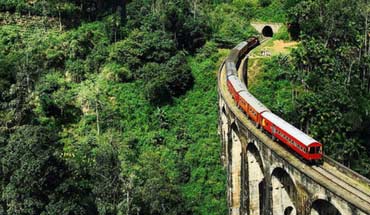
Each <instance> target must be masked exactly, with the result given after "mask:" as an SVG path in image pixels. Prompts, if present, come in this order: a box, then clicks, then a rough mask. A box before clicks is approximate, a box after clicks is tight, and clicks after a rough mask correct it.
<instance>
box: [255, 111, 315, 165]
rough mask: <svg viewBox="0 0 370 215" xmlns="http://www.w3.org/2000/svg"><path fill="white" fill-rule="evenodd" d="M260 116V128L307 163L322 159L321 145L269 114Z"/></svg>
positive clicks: (265, 113)
mask: <svg viewBox="0 0 370 215" xmlns="http://www.w3.org/2000/svg"><path fill="white" fill-rule="evenodd" d="M261 115H262V127H263V128H264V129H265V130H266V131H268V132H269V133H271V135H272V136H273V137H275V138H277V139H279V140H280V141H281V142H283V143H284V144H285V145H287V146H288V147H289V148H291V149H293V150H294V151H295V152H296V153H298V154H299V155H300V156H301V157H303V158H304V159H305V160H307V161H317V160H321V159H322V144H321V143H319V142H318V141H316V140H315V139H313V138H312V137H310V136H308V135H307V134H305V133H303V132H302V131H301V130H299V129H297V128H296V127H294V126H292V125H291V124H289V123H288V122H286V121H285V120H283V119H281V118H280V117H278V116H277V115H275V114H273V113H271V112H264V113H262V114H261Z"/></svg>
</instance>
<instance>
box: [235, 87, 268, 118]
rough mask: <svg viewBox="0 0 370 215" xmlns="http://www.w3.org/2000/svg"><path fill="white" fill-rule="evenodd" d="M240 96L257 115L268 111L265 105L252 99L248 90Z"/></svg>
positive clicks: (254, 98)
mask: <svg viewBox="0 0 370 215" xmlns="http://www.w3.org/2000/svg"><path fill="white" fill-rule="evenodd" d="M240 96H241V97H242V98H243V99H244V100H245V101H246V102H248V104H249V105H251V106H252V107H253V108H254V109H255V110H256V111H257V112H258V113H259V114H260V113H262V112H264V111H270V110H269V109H268V108H267V107H266V106H265V105H263V104H262V103H261V102H260V101H259V100H258V99H256V97H254V96H253V95H252V94H251V93H250V92H249V91H248V90H246V91H243V92H241V93H240Z"/></svg>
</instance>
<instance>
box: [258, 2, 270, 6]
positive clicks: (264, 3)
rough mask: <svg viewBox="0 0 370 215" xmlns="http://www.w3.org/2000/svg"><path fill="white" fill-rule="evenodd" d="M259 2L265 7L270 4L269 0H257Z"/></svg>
mask: <svg viewBox="0 0 370 215" xmlns="http://www.w3.org/2000/svg"><path fill="white" fill-rule="evenodd" d="M259 3H260V5H261V6H262V7H267V6H269V5H270V4H271V0H259Z"/></svg>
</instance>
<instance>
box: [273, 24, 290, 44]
mask: <svg viewBox="0 0 370 215" xmlns="http://www.w3.org/2000/svg"><path fill="white" fill-rule="evenodd" d="M273 38H274V39H277V40H284V41H289V40H290V36H289V33H288V29H287V27H286V26H282V27H281V28H280V29H279V31H278V32H277V33H275V34H274V35H273Z"/></svg>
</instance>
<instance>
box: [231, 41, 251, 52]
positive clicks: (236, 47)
mask: <svg viewBox="0 0 370 215" xmlns="http://www.w3.org/2000/svg"><path fill="white" fill-rule="evenodd" d="M247 44H248V43H247V42H241V43H239V44H238V45H237V46H235V47H234V49H236V50H238V51H241V50H242V49H243V48H244V47H245V46H246V45H247Z"/></svg>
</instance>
